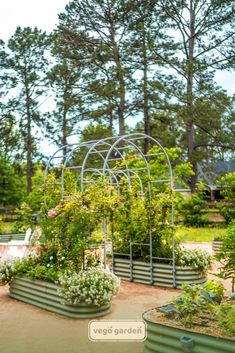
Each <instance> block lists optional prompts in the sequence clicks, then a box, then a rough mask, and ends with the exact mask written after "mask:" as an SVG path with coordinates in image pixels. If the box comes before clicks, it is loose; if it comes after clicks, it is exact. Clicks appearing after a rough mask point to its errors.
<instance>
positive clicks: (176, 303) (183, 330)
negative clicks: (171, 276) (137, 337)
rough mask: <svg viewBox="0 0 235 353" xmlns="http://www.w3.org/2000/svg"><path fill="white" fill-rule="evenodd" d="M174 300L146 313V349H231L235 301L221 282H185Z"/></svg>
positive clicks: (157, 352)
mask: <svg viewBox="0 0 235 353" xmlns="http://www.w3.org/2000/svg"><path fill="white" fill-rule="evenodd" d="M182 289H183V293H182V294H181V295H179V296H177V297H176V298H174V299H173V301H172V303H170V304H169V305H165V306H162V307H158V308H154V309H152V310H148V311H147V312H145V313H144V314H143V319H144V320H145V322H146V323H147V339H146V341H145V345H144V352H145V353H150V352H154V353H163V352H164V353H179V352H194V353H200V352H211V353H212V352H213V353H223V352H226V353H232V352H234V346H235V301H234V300H228V299H225V298H224V296H223V292H224V288H223V285H222V284H221V283H220V282H216V281H208V282H206V283H205V284H204V285H203V286H202V285H188V284H185V285H183V286H182Z"/></svg>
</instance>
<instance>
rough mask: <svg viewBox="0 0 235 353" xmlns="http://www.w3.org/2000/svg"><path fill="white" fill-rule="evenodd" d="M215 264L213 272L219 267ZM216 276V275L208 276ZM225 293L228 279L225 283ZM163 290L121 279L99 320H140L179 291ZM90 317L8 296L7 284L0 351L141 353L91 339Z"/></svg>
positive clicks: (0, 307)
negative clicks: (106, 312) (109, 307)
mask: <svg viewBox="0 0 235 353" xmlns="http://www.w3.org/2000/svg"><path fill="white" fill-rule="evenodd" d="M184 247H186V248H195V247H199V248H204V249H206V250H208V251H211V248H210V244H209V243H208V244H207V243H203V244H201V243H200V244H199V243H197V244H195V243H185V244H184ZM218 266H219V265H218V264H215V266H214V268H213V272H214V271H216V269H217V268H218ZM209 277H210V278H213V279H215V276H213V275H209ZM224 284H225V286H226V288H227V292H229V291H230V289H231V283H230V281H225V282H224ZM178 293H179V291H178V290H175V289H163V288H159V287H158V288H157V287H153V286H149V285H144V284H137V283H130V282H127V281H122V283H121V290H120V292H119V294H118V295H117V297H116V298H115V299H114V301H113V305H112V311H111V313H110V314H109V315H106V316H105V317H103V318H100V319H99V320H141V319H142V313H143V312H144V311H146V310H148V309H151V308H154V307H156V306H159V305H163V304H166V303H168V302H169V300H170V299H171V298H172V296H175V295H176V294H178ZM89 321H90V320H73V319H68V318H65V317H62V316H59V315H57V314H54V313H50V312H47V311H45V310H42V309H39V308H36V307H34V306H32V305H29V304H25V303H22V302H19V301H17V300H13V299H11V298H9V297H8V287H7V286H6V287H4V288H0V353H94V352H96V353H99V352H100V353H142V352H143V343H142V342H91V341H90V340H89V339H88V324H89Z"/></svg>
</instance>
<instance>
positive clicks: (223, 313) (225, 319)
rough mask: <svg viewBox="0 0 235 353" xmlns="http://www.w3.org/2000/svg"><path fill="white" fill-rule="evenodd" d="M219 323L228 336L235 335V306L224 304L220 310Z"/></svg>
mask: <svg viewBox="0 0 235 353" xmlns="http://www.w3.org/2000/svg"><path fill="white" fill-rule="evenodd" d="M218 325H219V327H220V328H221V329H222V330H223V332H224V333H225V334H226V335H228V336H234V335H235V306H232V305H230V304H228V303H225V304H222V305H221V306H220V308H219V311H218Z"/></svg>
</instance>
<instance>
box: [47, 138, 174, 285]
mask: <svg viewBox="0 0 235 353" xmlns="http://www.w3.org/2000/svg"><path fill="white" fill-rule="evenodd" d="M146 139H147V140H148V141H149V144H150V146H157V147H158V151H157V152H156V153H145V152H144V141H145V140H146ZM130 153H135V157H136V158H140V159H141V160H142V161H143V163H142V166H141V167H140V168H138V167H135V166H134V167H133V166H130V165H129V164H128V163H127V160H126V158H125V157H126V156H127V155H129V154H130ZM159 155H162V156H163V159H162V160H163V163H164V164H165V165H166V169H167V176H166V177H165V176H164V177H163V178H156V177H154V175H151V170H150V166H149V162H150V161H153V160H154V159H156V158H157V157H159ZM75 156H76V159H78V160H79V162H78V163H77V164H74V160H75ZM118 166H121V167H118ZM56 167H59V170H61V178H60V180H59V181H56V182H55V183H52V184H55V185H57V187H58V185H59V186H60V187H61V199H62V200H65V199H66V198H71V197H72V196H71V194H70V195H69V194H68V192H67V190H66V183H65V177H66V173H68V172H69V173H71V172H73V173H75V174H76V180H77V181H76V184H75V185H74V191H78V190H79V191H81V192H84V190H85V189H86V187H87V185H89V184H91V183H97V185H98V181H100V180H101V179H102V180H104V181H105V184H106V185H107V184H108V185H110V186H111V187H112V188H116V189H117V190H118V192H120V193H121V190H122V185H123V182H122V180H123V178H124V179H125V181H126V183H127V187H128V190H130V191H131V190H132V186H133V183H135V185H136V182H137V183H138V186H139V193H138V195H139V197H144V196H145V195H148V198H149V200H151V199H152V198H153V197H154V194H153V192H152V190H153V185H159V184H168V185H169V189H170V194H171V215H170V222H171V224H170V226H171V229H172V231H171V234H170V235H169V236H170V237H171V241H172V257H171V258H158V257H154V256H153V239H152V226H151V222H149V229H148V233H149V242H148V243H145V244H141V245H143V246H145V247H149V264H150V267H149V268H150V283H151V284H152V283H153V263H154V260H169V261H170V262H171V263H172V280H173V282H172V284H173V287H176V266H175V245H174V234H173V229H174V202H173V175H172V167H171V163H170V160H169V157H168V154H167V152H166V150H165V149H164V148H163V146H162V145H161V144H160V143H159V142H158V141H157V140H156V139H154V138H153V137H151V136H148V135H146V134H142V133H132V134H128V135H123V136H114V137H108V138H103V139H100V140H91V141H87V142H80V143H74V144H68V145H66V146H62V147H61V148H59V149H58V150H57V151H56V152H55V153H54V154H53V155H52V156H51V157H50V158H49V160H48V163H47V166H46V169H45V174H44V184H45V185H48V175H49V173H50V171H51V168H52V169H55V168H56ZM143 175H145V181H143ZM146 180H147V182H146ZM50 184H51V183H50ZM99 187H100V184H99ZM45 189H46V188H45ZM45 200H46V198H45ZM110 240H111V258H112V268H114V257H115V255H119V256H120V255H124V254H120V253H116V252H115V248H114V245H113V234H111V236H110ZM107 242H108V239H107V219H106V218H104V221H103V242H102V245H103V252H104V267H105V268H106V250H107ZM133 245H135V243H134V242H133V240H132V239H130V252H129V255H128V257H129V260H130V277H129V280H133V274H132V267H133ZM138 245H140V244H138ZM125 255H126V254H125Z"/></svg>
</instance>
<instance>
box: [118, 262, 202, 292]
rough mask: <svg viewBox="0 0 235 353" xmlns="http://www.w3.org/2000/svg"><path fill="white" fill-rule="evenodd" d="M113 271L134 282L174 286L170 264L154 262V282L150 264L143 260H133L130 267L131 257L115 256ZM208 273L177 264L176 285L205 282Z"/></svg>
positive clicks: (178, 286)
mask: <svg viewBox="0 0 235 353" xmlns="http://www.w3.org/2000/svg"><path fill="white" fill-rule="evenodd" d="M113 271H114V273H115V275H117V276H118V277H120V278H122V279H125V280H131V281H133V282H138V283H145V284H153V285H155V286H162V287H173V267H172V266H171V265H169V264H163V263H154V264H153V282H151V275H150V264H149V263H148V262H143V261H135V260H134V261H133V266H132V268H131V267H130V261H129V259H124V258H121V257H114V263H113ZM206 279H207V277H206V274H202V273H200V272H199V271H198V270H195V269H193V268H191V267H180V266H176V287H177V288H180V287H181V285H182V284H183V283H204V282H205V281H206Z"/></svg>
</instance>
